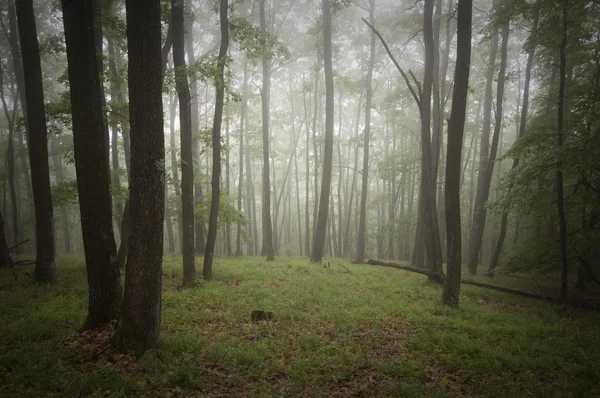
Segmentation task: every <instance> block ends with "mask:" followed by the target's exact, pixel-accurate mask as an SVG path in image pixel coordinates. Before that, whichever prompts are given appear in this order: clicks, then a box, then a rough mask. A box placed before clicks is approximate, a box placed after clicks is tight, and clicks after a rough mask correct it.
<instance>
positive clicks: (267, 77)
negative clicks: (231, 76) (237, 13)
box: [260, 0, 275, 261]
mask: <svg viewBox="0 0 600 398" xmlns="http://www.w3.org/2000/svg"><path fill="white" fill-rule="evenodd" d="M266 2H267V1H266V0H260V30H261V32H262V34H263V36H264V37H265V38H266V36H267V22H266V15H265V14H266V12H265V6H266ZM262 51H263V54H262V72H263V81H262V90H261V97H262V130H263V174H262V227H263V244H262V249H261V253H260V254H261V256H266V257H267V261H273V260H274V259H275V251H274V249H273V224H272V222H271V174H270V173H271V172H270V168H269V159H270V155H269V134H270V133H269V118H270V116H271V115H270V112H271V111H270V106H269V101H270V99H271V55H270V54H268V49H267V43H266V39H264V40H263V48H262Z"/></svg>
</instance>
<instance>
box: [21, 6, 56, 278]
mask: <svg viewBox="0 0 600 398" xmlns="http://www.w3.org/2000/svg"><path fill="white" fill-rule="evenodd" d="M16 13H17V21H18V26H19V35H20V37H21V50H22V55H23V75H24V80H25V98H26V100H27V101H26V103H27V132H28V137H27V143H28V147H29V164H30V167H31V180H32V190H33V201H34V207H35V236H36V246H37V247H36V262H35V270H34V278H35V279H36V280H37V281H38V282H43V283H48V282H54V281H55V279H56V270H55V264H54V255H55V248H54V234H53V227H52V218H53V208H52V193H51V189H50V167H49V165H48V130H47V128H46V114H45V109H44V89H43V86H42V66H41V62H40V48H39V43H38V39H37V28H36V25H35V15H34V12H33V1H32V0H17V2H16Z"/></svg>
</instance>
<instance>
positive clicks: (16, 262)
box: [13, 260, 35, 267]
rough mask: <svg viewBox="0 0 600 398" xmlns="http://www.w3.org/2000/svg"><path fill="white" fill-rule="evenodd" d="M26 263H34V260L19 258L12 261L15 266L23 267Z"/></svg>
mask: <svg viewBox="0 0 600 398" xmlns="http://www.w3.org/2000/svg"><path fill="white" fill-rule="evenodd" d="M27 265H35V260H20V261H15V262H13V266H15V267H25V266H27Z"/></svg>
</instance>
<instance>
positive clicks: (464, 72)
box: [442, 0, 473, 306]
mask: <svg viewBox="0 0 600 398" xmlns="http://www.w3.org/2000/svg"><path fill="white" fill-rule="evenodd" d="M472 8H473V0H459V2H458V20H457V21H458V22H457V24H458V28H457V35H456V43H457V49H456V68H455V71H454V90H453V93H452V108H451V113H450V121H449V123H448V147H447V151H446V153H447V156H446V182H445V192H446V197H445V203H446V239H447V244H448V254H447V257H448V265H447V274H446V278H445V280H444V290H443V293H442V304H444V305H452V306H457V305H458V296H459V294H460V280H461V241H462V236H461V228H460V163H461V152H462V143H463V134H464V128H465V114H466V109H467V95H468V88H469V71H470V61H471V19H472Z"/></svg>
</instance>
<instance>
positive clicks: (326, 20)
mask: <svg viewBox="0 0 600 398" xmlns="http://www.w3.org/2000/svg"><path fill="white" fill-rule="evenodd" d="M322 10H323V39H324V40H323V43H324V46H323V62H324V69H325V151H324V154H323V177H322V180H321V196H320V198H319V214H318V216H317V227H316V230H315V233H314V237H313V245H312V252H311V255H310V260H311V262H314V263H320V262H321V261H322V259H323V251H324V247H323V246H324V243H325V233H326V227H327V219H328V213H329V196H330V194H331V168H332V165H333V118H334V109H333V101H334V98H333V66H332V49H331V11H330V9H329V0H323V3H322Z"/></svg>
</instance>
